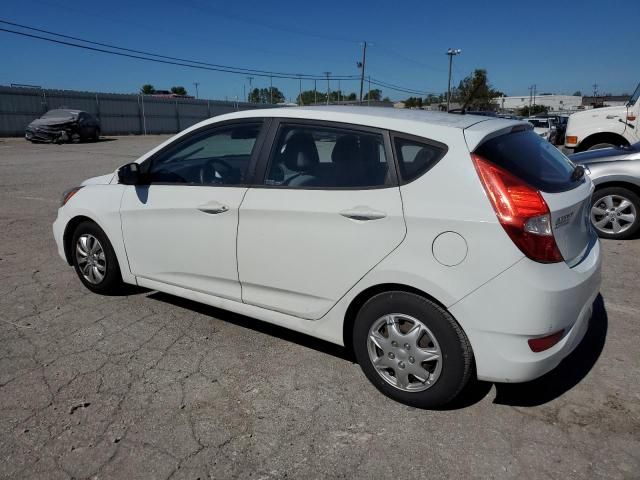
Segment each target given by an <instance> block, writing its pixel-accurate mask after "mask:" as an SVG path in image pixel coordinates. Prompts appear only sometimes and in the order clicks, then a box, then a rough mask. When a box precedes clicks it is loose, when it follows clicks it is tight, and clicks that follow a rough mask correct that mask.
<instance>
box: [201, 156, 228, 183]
mask: <svg viewBox="0 0 640 480" xmlns="http://www.w3.org/2000/svg"><path fill="white" fill-rule="evenodd" d="M216 165H219V166H221V167H222V171H220V170H219V169H218V168H216ZM232 177H233V167H232V166H231V165H229V163H228V162H226V161H225V160H221V159H219V158H212V159H210V160H209V161H208V162H207V163H206V164H204V165H202V167H200V183H202V184H210V183H226V182H225V181H226V180H229V179H230V178H232Z"/></svg>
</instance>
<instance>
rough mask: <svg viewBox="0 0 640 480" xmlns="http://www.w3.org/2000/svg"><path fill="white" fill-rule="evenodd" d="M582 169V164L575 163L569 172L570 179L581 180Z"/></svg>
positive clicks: (582, 175)
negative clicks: (574, 166)
mask: <svg viewBox="0 0 640 480" xmlns="http://www.w3.org/2000/svg"><path fill="white" fill-rule="evenodd" d="M584 171H585V169H584V166H582V165H576V168H574V169H573V172H572V173H571V181H573V182H577V181H578V180H582V177H584Z"/></svg>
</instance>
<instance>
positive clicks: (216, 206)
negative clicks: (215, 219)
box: [198, 202, 229, 215]
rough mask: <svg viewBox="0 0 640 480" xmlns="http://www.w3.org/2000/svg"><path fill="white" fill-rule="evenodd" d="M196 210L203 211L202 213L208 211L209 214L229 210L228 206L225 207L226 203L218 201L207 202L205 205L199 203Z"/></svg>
mask: <svg viewBox="0 0 640 480" xmlns="http://www.w3.org/2000/svg"><path fill="white" fill-rule="evenodd" d="M198 210H200V211H201V212H204V213H209V214H211V215H215V214H218V213H224V212H228V211H229V207H227V206H226V205H223V204H221V203H218V202H211V203H207V204H205V205H200V206H199V207H198Z"/></svg>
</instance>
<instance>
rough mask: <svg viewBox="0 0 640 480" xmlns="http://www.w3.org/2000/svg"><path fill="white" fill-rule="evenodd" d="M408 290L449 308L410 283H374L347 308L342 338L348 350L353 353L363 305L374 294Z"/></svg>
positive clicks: (444, 307)
mask: <svg viewBox="0 0 640 480" xmlns="http://www.w3.org/2000/svg"><path fill="white" fill-rule="evenodd" d="M394 291H395V292H407V293H413V294H416V295H419V296H421V297H424V298H426V299H428V300H431V301H432V302H434V303H436V304H437V305H439V306H440V307H442V308H443V309H445V310H447V311H448V309H447V307H446V306H445V305H444V304H443V303H442V302H441V301H439V300H438V299H437V298H435V297H434V296H432V295H430V294H428V293H427V292H425V291H423V290H420V289H418V288H415V287H412V286H410V285H406V284H402V283H380V284H377V285H372V286H370V287H367V288H365V289H364V290H363V291H361V292H360V293H358V294H357V295H356V296H355V297H354V298H353V300H351V302H350V303H349V306H348V307H347V310H346V312H345V315H344V321H343V323H342V338H343V342H344V347H345V349H347V351H348V352H350V353H353V352H352V350H353V325H354V323H355V320H356V316H357V315H358V312H359V311H360V309H361V308H362V306H363V305H364V304H365V303H366V302H367V301H368V300H369V299H371V298H373V297H374V296H376V295H378V294H380V293H385V292H394Z"/></svg>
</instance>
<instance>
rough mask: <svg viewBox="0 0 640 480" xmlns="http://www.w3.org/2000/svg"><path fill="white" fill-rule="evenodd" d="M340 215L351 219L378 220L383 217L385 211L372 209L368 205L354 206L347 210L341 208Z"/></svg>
mask: <svg viewBox="0 0 640 480" xmlns="http://www.w3.org/2000/svg"><path fill="white" fill-rule="evenodd" d="M340 215H342V216H343V217H347V218H350V219H352V220H362V221H367V220H380V219H381V218H385V217H386V216H387V214H386V213H385V212H381V211H379V210H374V209H373V208H369V207H354V208H351V209H349V210H342V211H341V212H340Z"/></svg>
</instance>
